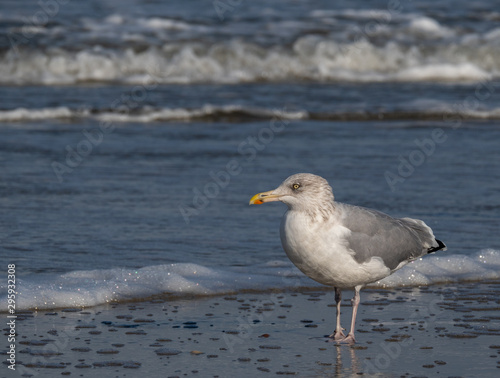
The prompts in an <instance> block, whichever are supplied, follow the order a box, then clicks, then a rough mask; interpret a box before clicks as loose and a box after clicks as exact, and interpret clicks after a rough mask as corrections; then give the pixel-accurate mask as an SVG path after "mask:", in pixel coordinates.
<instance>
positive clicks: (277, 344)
mask: <svg viewBox="0 0 500 378" xmlns="http://www.w3.org/2000/svg"><path fill="white" fill-rule="evenodd" d="M327 289H328V288H326V290H325V289H323V290H311V291H307V292H300V293H299V292H279V293H272V292H271V293H260V294H256V293H238V294H230V295H222V296H211V297H204V298H193V299H180V300H176V301H166V300H165V299H158V298H157V299H152V300H148V301H143V302H134V303H114V304H106V305H100V306H96V307H92V308H88V309H84V310H80V309H61V310H56V311H24V312H20V313H19V314H20V315H22V316H19V318H18V323H17V329H16V330H17V334H18V337H17V348H16V350H17V353H16V363H17V364H16V367H17V370H16V372H15V373H14V372H11V371H9V370H8V369H7V366H5V362H4V363H3V369H4V371H5V373H4V374H2V376H14V375H16V376H17V375H19V373H21V374H23V373H24V374H28V375H32V376H40V377H44V376H47V377H48V376H51V377H53V376H54V374H57V375H59V374H62V375H77V376H84V377H85V376H91V375H93V374H96V373H97V372H98V374H99V375H100V376H103V377H108V376H109V377H111V376H113V377H114V376H117V375H118V376H129V377H134V376H137V374H141V375H142V374H147V375H148V376H158V375H161V376H185V375H187V376H193V375H196V374H198V375H199V376H219V377H224V376H234V374H238V375H239V376H241V377H246V376H248V377H251V376H255V374H272V375H297V376H311V377H315V376H349V375H358V374H363V375H367V376H377V375H379V376H393V375H394V376H401V375H408V376H443V377H448V376H464V377H466V376H483V377H488V376H496V374H498V370H497V368H498V367H500V340H499V337H500V327H499V326H498V323H499V322H498V321H499V320H500V304H499V301H498V297H499V295H498V294H500V282H489V283H467V284H464V283H461V284H459V285H456V284H455V285H433V286H424V287H406V288H396V289H364V290H363V291H362V292H361V295H362V302H361V305H360V308H359V313H358V321H357V323H356V332H357V334H356V339H357V343H356V344H354V345H353V346H349V345H337V344H336V343H334V342H331V341H329V340H328V339H327V338H325V337H324V336H325V335H328V334H330V333H331V332H332V331H333V328H334V326H335V305H334V298H333V292H329V291H328V290H327ZM351 295H352V292H348V291H346V292H345V295H344V298H346V299H344V300H343V301H342V309H341V312H342V314H341V320H342V326H343V327H344V328H348V327H349V326H350V317H351V308H350V298H349V297H350V296H351ZM492 336H493V337H492ZM6 352H7V351H6ZM95 369H99V370H98V371H96V370H95ZM160 373H161V374H160Z"/></svg>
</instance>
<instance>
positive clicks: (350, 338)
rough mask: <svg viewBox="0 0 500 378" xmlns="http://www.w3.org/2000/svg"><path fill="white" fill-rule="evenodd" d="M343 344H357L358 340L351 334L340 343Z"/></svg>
mask: <svg viewBox="0 0 500 378" xmlns="http://www.w3.org/2000/svg"><path fill="white" fill-rule="evenodd" d="M339 342H340V343H341V344H355V343H356V339H355V338H354V334H352V333H349V334H348V335H347V336H346V337H345V338H343V339H342V340H340V341H339Z"/></svg>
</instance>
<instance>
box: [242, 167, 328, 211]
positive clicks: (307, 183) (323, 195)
mask: <svg viewBox="0 0 500 378" xmlns="http://www.w3.org/2000/svg"><path fill="white" fill-rule="evenodd" d="M272 201H281V202H283V203H285V204H286V205H287V206H288V208H289V209H292V210H301V209H303V210H306V211H310V210H311V209H314V208H315V207H317V206H325V204H332V203H333V193H332V187H331V186H330V185H329V184H328V181H326V180H325V179H324V178H323V177H320V176H317V175H313V174H311V173H297V174H295V175H292V176H290V177H288V178H287V179H286V180H285V181H283V182H282V183H281V185H280V186H278V187H277V188H276V189H274V190H270V191H268V192H263V193H258V194H256V195H254V196H253V197H252V198H251V199H250V205H260V204H262V203H265V202H272Z"/></svg>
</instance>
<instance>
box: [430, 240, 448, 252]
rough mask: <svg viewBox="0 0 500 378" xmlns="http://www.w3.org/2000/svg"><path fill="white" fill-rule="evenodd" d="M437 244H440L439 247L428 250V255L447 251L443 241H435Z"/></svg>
mask: <svg viewBox="0 0 500 378" xmlns="http://www.w3.org/2000/svg"><path fill="white" fill-rule="evenodd" d="M435 240H436V242H437V243H438V246H437V247H431V248H429V249H428V250H427V253H434V252H436V251H446V249H447V248H446V245H445V244H444V243H443V242H442V241H441V240H438V239H435Z"/></svg>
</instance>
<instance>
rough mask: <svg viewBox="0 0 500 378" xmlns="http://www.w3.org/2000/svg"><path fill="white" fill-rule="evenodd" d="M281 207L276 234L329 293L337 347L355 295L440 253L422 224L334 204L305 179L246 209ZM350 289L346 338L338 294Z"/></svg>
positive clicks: (322, 183)
mask: <svg viewBox="0 0 500 378" xmlns="http://www.w3.org/2000/svg"><path fill="white" fill-rule="evenodd" d="M270 201H281V202H283V203H285V204H286V205H287V206H288V210H287V212H286V213H285V215H284V216H283V219H282V222H281V228H280V236H281V243H282V245H283V249H284V250H285V252H286V254H287V256H288V257H289V259H290V260H291V261H292V262H293V263H294V264H295V266H297V267H298V268H299V269H300V270H301V271H302V272H303V273H304V274H306V275H307V276H309V277H310V278H312V279H313V280H315V281H317V282H319V283H322V284H324V285H329V286H333V287H335V293H336V296H335V297H336V301H337V329H336V331H335V332H334V333H333V334H332V335H331V337H332V338H334V339H335V340H337V341H342V342H354V340H355V339H354V323H355V319H356V311H357V305H358V304H359V290H360V289H361V288H362V287H363V286H364V285H366V284H368V283H371V282H375V281H378V280H380V279H382V278H384V277H387V276H388V275H390V274H391V273H393V272H394V271H396V270H397V269H399V268H401V267H403V266H404V265H406V264H407V263H408V262H410V261H412V260H415V259H417V258H419V257H421V256H424V255H426V254H427V253H431V252H435V251H437V250H440V249H445V248H446V247H445V245H444V244H443V243H442V242H440V241H438V240H436V239H435V237H434V234H433V232H432V230H431V229H430V228H429V227H428V226H427V225H426V224H425V223H424V222H422V221H420V220H416V219H411V218H402V219H396V218H392V217H390V216H389V215H386V214H384V213H380V212H378V211H375V210H371V209H366V208H362V207H358V206H352V205H347V204H342V203H339V202H335V201H334V196H333V193H332V188H331V186H330V185H329V184H328V182H327V181H326V180H325V179H324V178H322V177H320V176H316V175H313V174H310V173H299V174H295V175H293V176H290V177H289V178H287V179H286V180H285V181H283V183H282V184H281V185H280V186H279V187H278V188H276V189H275V190H272V191H269V192H264V193H259V194H256V195H255V196H254V197H253V198H252V200H251V201H250V204H259V203H264V202H270ZM347 288H354V290H355V295H354V299H353V319H352V323H351V331H350V332H349V334H348V335H347V336H345V335H344V334H343V333H342V329H341V327H340V320H339V319H340V300H341V289H347Z"/></svg>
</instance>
